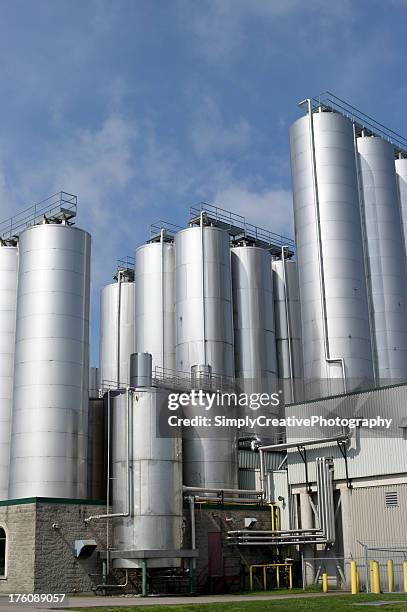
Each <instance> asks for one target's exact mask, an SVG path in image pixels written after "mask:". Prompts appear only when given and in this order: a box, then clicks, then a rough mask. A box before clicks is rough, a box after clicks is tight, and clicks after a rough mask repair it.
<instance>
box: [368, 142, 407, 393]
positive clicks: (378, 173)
mask: <svg viewBox="0 0 407 612" xmlns="http://www.w3.org/2000/svg"><path fill="white" fill-rule="evenodd" d="M357 146H358V151H359V164H360V176H361V186H362V191H363V201H362V211H363V214H364V220H365V227H366V242H367V259H368V278H369V290H370V294H371V304H372V314H373V317H372V319H373V320H372V324H373V337H374V348H375V359H376V373H377V377H378V379H379V382H380V384H381V385H383V384H391V383H394V382H404V381H406V380H407V268H406V253H405V246H404V236H403V225H402V218H401V211H400V202H399V194H398V189H397V178H396V172H395V165H394V149H393V146H392V145H391V144H390V143H389V142H387V141H386V140H383V139H382V138H378V137H368V136H365V137H360V138H358V139H357Z"/></svg>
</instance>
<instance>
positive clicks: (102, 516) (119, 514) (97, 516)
mask: <svg viewBox="0 0 407 612" xmlns="http://www.w3.org/2000/svg"><path fill="white" fill-rule="evenodd" d="M130 393H131V392H130V388H129V387H127V389H126V433H127V435H126V488H127V510H126V512H116V513H114V514H110V513H109V507H110V503H109V502H110V488H109V480H110V468H109V464H108V467H107V473H108V483H107V512H106V514H94V515H91V516H88V517H87V518H85V523H89V522H90V521H96V520H100V519H113V518H121V517H128V516H130V513H131V486H130V484H131V483H130V427H129V424H130V401H129V398H130ZM107 397H108V400H107V401H108V404H107V414H108V416H107V435H108V440H107V447H108V461H110V390H108V392H107Z"/></svg>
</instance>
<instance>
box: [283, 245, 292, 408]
mask: <svg viewBox="0 0 407 612" xmlns="http://www.w3.org/2000/svg"><path fill="white" fill-rule="evenodd" d="M285 249H288V247H287V246H282V247H281V262H282V264H283V282H284V304H285V317H286V321H287V339H288V364H289V370H290V388H291V403H293V402H295V391H294V368H293V356H292V346H291V321H290V309H289V305H288V300H289V296H288V287H287V277H286V267H285Z"/></svg>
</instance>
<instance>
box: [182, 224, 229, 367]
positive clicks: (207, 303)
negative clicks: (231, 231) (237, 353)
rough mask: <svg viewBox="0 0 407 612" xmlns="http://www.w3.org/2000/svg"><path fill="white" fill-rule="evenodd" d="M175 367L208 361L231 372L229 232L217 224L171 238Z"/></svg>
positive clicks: (186, 230) (185, 231)
mask: <svg viewBox="0 0 407 612" xmlns="http://www.w3.org/2000/svg"><path fill="white" fill-rule="evenodd" d="M175 275H176V296H175V313H176V334H177V335H176V368H177V370H179V371H184V372H190V371H191V367H192V366H194V365H198V364H208V365H210V366H211V367H212V372H213V373H216V374H219V375H221V376H228V377H233V376H234V355H233V312H232V281H231V266H230V249H229V236H228V234H227V233H226V232H225V231H223V230H222V229H219V228H216V227H205V226H202V227H189V228H187V229H184V230H182V231H180V232H178V233H177V234H176V236H175Z"/></svg>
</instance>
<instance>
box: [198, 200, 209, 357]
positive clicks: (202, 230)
mask: <svg viewBox="0 0 407 612" xmlns="http://www.w3.org/2000/svg"><path fill="white" fill-rule="evenodd" d="M203 218H204V212H203V211H201V216H200V221H199V224H200V228H201V263H202V269H201V276H202V278H201V291H202V348H203V363H204V364H205V365H208V364H207V363H206V312H205V236H204V224H203Z"/></svg>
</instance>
